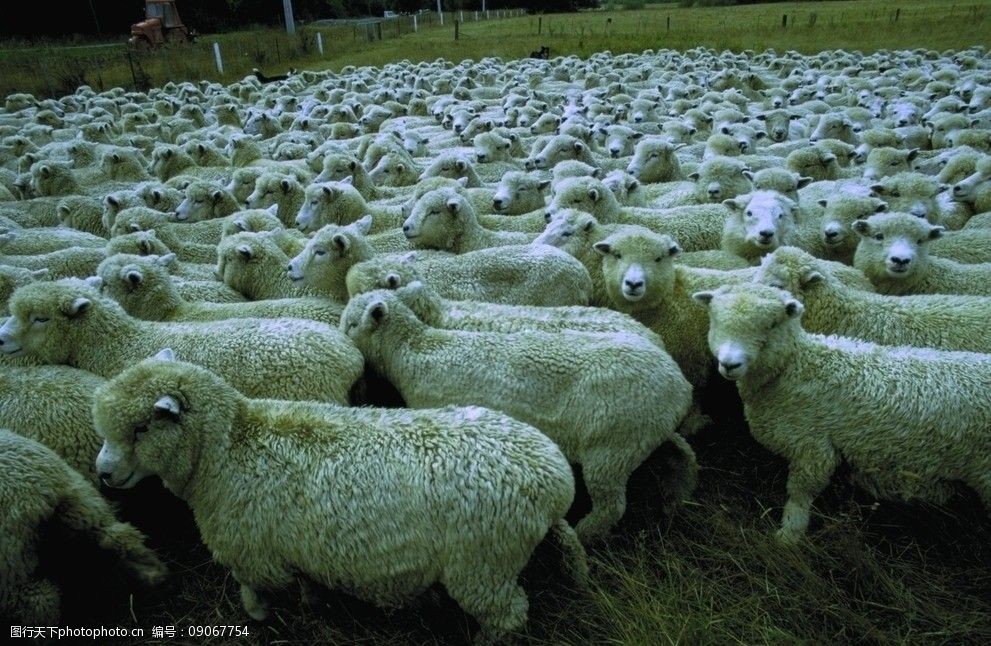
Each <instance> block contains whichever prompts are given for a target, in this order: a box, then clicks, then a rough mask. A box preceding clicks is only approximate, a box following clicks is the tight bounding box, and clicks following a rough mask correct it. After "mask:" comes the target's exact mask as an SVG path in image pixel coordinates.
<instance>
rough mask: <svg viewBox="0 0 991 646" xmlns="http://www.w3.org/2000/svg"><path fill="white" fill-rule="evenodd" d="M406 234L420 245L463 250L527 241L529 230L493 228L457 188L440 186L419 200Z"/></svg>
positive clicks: (404, 226) (460, 251)
mask: <svg viewBox="0 0 991 646" xmlns="http://www.w3.org/2000/svg"><path fill="white" fill-rule="evenodd" d="M403 234H404V235H405V236H406V238H407V239H408V240H409V241H410V244H411V245H412V246H413V247H414V248H417V249H439V250H441V251H450V252H451V253H456V254H461V253H465V252H468V251H478V250H480V249H485V248H488V247H499V246H504V245H512V244H527V243H529V242H530V241H531V239H532V238H533V236H530V235H528V234H526V233H517V232H509V231H491V230H489V229H485V228H484V227H482V225H481V224H479V223H478V216H477V215H476V213H475V208H474V207H473V206H472V204H471V202H470V201H469V200H468V199H467V198H465V196H464V195H462V194H461V193H459V192H458V191H457V190H455V189H451V188H440V189H436V190H433V191H430V192H428V193H426V194H425V195H424V196H423V197H421V198H420V199H419V200H417V202H416V204H415V205H414V207H413V212H412V213H411V214H410V216H409V217H408V218H406V221H405V222H404V223H403Z"/></svg>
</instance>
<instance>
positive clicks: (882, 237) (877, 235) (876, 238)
mask: <svg viewBox="0 0 991 646" xmlns="http://www.w3.org/2000/svg"><path fill="white" fill-rule="evenodd" d="M874 239H875V240H884V234H883V233H876V234H874Z"/></svg>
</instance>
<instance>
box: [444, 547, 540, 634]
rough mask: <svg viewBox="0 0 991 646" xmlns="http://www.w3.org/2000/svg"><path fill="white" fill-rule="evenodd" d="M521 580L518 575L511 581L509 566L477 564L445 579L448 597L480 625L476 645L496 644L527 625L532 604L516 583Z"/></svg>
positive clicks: (465, 565)
mask: <svg viewBox="0 0 991 646" xmlns="http://www.w3.org/2000/svg"><path fill="white" fill-rule="evenodd" d="M520 569H522V568H520ZM518 576H519V573H518V572H517V573H516V575H514V576H512V577H511V578H509V579H507V569H506V566H505V565H499V566H491V565H487V564H483V565H481V566H479V564H477V563H475V564H471V565H467V564H462V567H459V568H458V571H457V572H455V573H452V574H451V576H449V577H445V580H444V587H445V588H447V593H448V594H449V595H451V598H452V599H454V600H455V601H457V602H458V605H460V606H461V608H462V609H464V611H465V612H467V613H469V614H470V615H472V616H473V617H474V618H475V619H476V620H477V621H478V625H479V627H480V628H481V630H480V631H479V633H478V634H477V635H476V636H475V640H474V641H475V643H476V644H492V643H495V642H497V641H499V640H500V639H501V638H502V637H503V636H504V635H505V634H506V633H510V632H512V631H514V630H517V629H518V628H521V627H522V626H523V625H524V624H525V623H526V617H527V610H528V609H529V606H530V602H529V601H528V600H527V598H526V592H524V591H523V588H522V587H521V586H520V585H519V583H517V581H516V579H517V577H518Z"/></svg>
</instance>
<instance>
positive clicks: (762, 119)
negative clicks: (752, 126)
mask: <svg viewBox="0 0 991 646" xmlns="http://www.w3.org/2000/svg"><path fill="white" fill-rule="evenodd" d="M757 120H758V121H767V115H766V114H764V113H763V112H761V113H760V114H758V115H757Z"/></svg>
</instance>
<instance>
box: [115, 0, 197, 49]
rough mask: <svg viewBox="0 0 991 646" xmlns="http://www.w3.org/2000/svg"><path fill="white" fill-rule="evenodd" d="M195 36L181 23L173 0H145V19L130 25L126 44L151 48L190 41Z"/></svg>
mask: <svg viewBox="0 0 991 646" xmlns="http://www.w3.org/2000/svg"><path fill="white" fill-rule="evenodd" d="M196 36H197V34H196V32H195V31H193V30H191V29H188V28H187V27H186V25H184V24H182V18H180V17H179V12H178V11H177V10H176V7H175V0H145V19H144V20H142V21H141V22H138V23H135V24H133V25H131V38H130V39H128V41H127V44H128V46H129V47H131V48H132V49H136V50H151V49H158V48H159V47H161V46H162V45H165V44H174V43H186V42H190V43H191V42H193V40H195V39H196Z"/></svg>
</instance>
